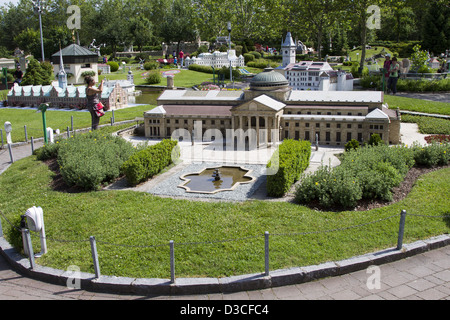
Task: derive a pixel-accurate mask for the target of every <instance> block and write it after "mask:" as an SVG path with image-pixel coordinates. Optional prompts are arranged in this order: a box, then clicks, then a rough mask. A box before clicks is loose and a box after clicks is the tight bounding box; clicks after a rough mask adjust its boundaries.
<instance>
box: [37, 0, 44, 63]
mask: <svg viewBox="0 0 450 320" xmlns="http://www.w3.org/2000/svg"><path fill="white" fill-rule="evenodd" d="M37 5H38V10H39V29H40V31H41V54H42V62H44V61H45V56H44V38H43V35H42V16H41V13H42V4H41V2H40V1H39V0H38V2H37Z"/></svg>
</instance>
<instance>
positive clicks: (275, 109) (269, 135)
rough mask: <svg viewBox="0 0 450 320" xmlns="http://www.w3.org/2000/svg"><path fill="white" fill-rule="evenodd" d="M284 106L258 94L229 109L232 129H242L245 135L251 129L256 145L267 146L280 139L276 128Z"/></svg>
mask: <svg viewBox="0 0 450 320" xmlns="http://www.w3.org/2000/svg"><path fill="white" fill-rule="evenodd" d="M284 107H285V104H284V103H281V102H279V101H277V100H275V99H272V98H271V97H269V96H266V95H261V96H258V97H256V98H255V99H253V100H251V101H248V102H245V103H243V104H241V105H239V106H236V107H233V108H232V109H231V116H232V129H233V130H237V129H242V130H244V131H245V132H246V133H247V136H249V135H250V133H251V132H252V131H249V130H253V132H254V133H256V135H255V137H256V141H255V142H256V146H257V147H259V146H261V145H264V146H268V145H269V143H273V142H277V141H279V140H280V137H279V130H278V128H279V125H280V119H281V115H282V114H283V108H284ZM236 123H238V125H236Z"/></svg>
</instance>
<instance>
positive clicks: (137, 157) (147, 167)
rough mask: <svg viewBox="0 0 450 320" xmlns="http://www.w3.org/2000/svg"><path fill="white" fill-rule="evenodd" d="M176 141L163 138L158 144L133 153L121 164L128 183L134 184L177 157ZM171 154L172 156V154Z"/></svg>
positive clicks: (147, 177) (145, 178)
mask: <svg viewBox="0 0 450 320" xmlns="http://www.w3.org/2000/svg"><path fill="white" fill-rule="evenodd" d="M175 147H178V142H177V141H176V140H169V139H164V140H162V141H161V142H159V143H158V144H155V145H152V146H150V147H147V148H145V149H143V150H141V151H138V152H136V153H134V154H133V155H132V156H131V157H130V158H129V159H128V160H127V161H125V162H124V164H123V165H122V171H123V173H124V174H125V176H126V178H127V181H128V183H129V184H130V185H132V186H135V185H137V184H139V183H141V182H143V181H145V180H147V179H149V178H151V177H153V176H154V175H156V174H158V173H159V172H161V171H162V170H163V169H164V168H165V167H167V166H168V165H170V164H172V163H173V162H174V161H176V160H177V159H178V158H179V150H178V148H177V149H175V150H174V148H175ZM172 155H173V156H172Z"/></svg>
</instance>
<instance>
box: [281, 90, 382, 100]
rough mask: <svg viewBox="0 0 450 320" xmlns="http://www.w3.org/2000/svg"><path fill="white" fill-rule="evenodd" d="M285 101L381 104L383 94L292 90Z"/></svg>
mask: <svg viewBox="0 0 450 320" xmlns="http://www.w3.org/2000/svg"><path fill="white" fill-rule="evenodd" d="M287 100H288V101H303V102H353V103H355V102H356V103H383V92H382V91H309V90H301V91H300V90H293V91H291V94H290V95H289V98H288V99H287Z"/></svg>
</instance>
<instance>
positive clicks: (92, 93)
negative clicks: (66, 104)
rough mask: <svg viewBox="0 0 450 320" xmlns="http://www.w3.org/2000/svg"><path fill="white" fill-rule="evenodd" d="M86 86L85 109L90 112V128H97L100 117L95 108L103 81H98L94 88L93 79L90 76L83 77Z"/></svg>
mask: <svg viewBox="0 0 450 320" xmlns="http://www.w3.org/2000/svg"><path fill="white" fill-rule="evenodd" d="M84 80H85V82H86V85H87V88H86V98H87V109H88V110H89V112H90V113H91V119H92V130H97V128H98V125H99V123H100V117H99V116H97V113H96V112H95V111H96V108H97V104H98V103H100V95H101V94H102V91H103V81H104V80H102V82H101V83H100V85H99V86H98V88H95V87H94V85H95V80H94V78H93V77H91V76H87V77H86V78H84Z"/></svg>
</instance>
